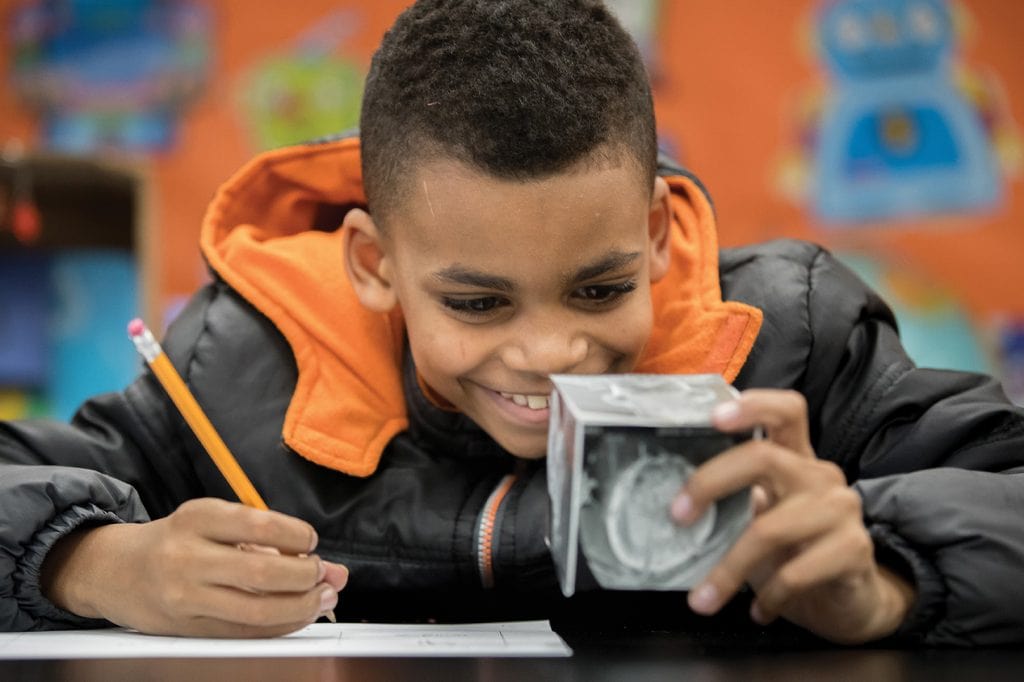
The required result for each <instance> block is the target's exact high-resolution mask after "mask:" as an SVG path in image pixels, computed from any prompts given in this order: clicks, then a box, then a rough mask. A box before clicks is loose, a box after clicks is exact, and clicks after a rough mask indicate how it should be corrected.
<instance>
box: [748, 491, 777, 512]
mask: <svg viewBox="0 0 1024 682" xmlns="http://www.w3.org/2000/svg"><path fill="white" fill-rule="evenodd" d="M750 504H751V506H752V507H753V508H754V516H759V515H761V514H762V513H764V512H766V511H768V509H770V508H771V506H772V504H773V500H772V498H771V496H770V495H769V494H768V491H767V490H765V487H764V486H763V485H756V484H755V485H753V486H751V488H750Z"/></svg>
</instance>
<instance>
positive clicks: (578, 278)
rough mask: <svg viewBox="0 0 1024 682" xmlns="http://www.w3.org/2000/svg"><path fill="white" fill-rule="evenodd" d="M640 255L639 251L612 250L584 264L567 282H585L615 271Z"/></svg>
mask: <svg viewBox="0 0 1024 682" xmlns="http://www.w3.org/2000/svg"><path fill="white" fill-rule="evenodd" d="M639 257H640V252H639V251H631V252H629V253H626V252H624V251H611V252H610V253H608V254H607V255H605V256H604V257H603V258H601V260H599V261H597V262H595V263H591V264H590V265H584V266H583V267H582V268H580V269H579V270H577V271H576V273H575V274H573V275H572V276H571V277H569V279H568V280H567V282H568V283H569V284H573V283H576V282H583V281H586V280H588V279H594V278H595V277H600V276H601V275H603V274H605V273H608V272H613V271H615V270H618V269H619V268H624V267H626V266H627V265H629V264H630V263H632V262H633V261H635V260H636V259H637V258H639Z"/></svg>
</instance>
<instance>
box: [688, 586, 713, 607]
mask: <svg viewBox="0 0 1024 682" xmlns="http://www.w3.org/2000/svg"><path fill="white" fill-rule="evenodd" d="M689 602H690V608H691V609H693V610H694V611H696V612H697V613H703V614H712V613H714V612H715V610H716V609H717V608H718V590H717V589H715V586H714V585H712V584H711V583H704V584H703V585H701V586H700V587H698V588H697V589H695V590H693V591H691V592H690V598H689Z"/></svg>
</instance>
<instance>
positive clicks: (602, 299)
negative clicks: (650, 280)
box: [573, 280, 636, 304]
mask: <svg viewBox="0 0 1024 682" xmlns="http://www.w3.org/2000/svg"><path fill="white" fill-rule="evenodd" d="M634 289H636V282H635V281H633V280H627V281H625V282H620V283H619V284H592V285H590V286H586V287H580V288H579V289H577V290H576V291H574V292H573V296H575V297H576V298H579V299H582V300H583V301H585V302H587V303H591V304H601V303H611V302H612V301H616V300H618V299H619V298H620V297H621V296H623V295H625V294H628V293H629V292H631V291H633V290H634Z"/></svg>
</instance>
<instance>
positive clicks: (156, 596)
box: [44, 498, 348, 637]
mask: <svg viewBox="0 0 1024 682" xmlns="http://www.w3.org/2000/svg"><path fill="white" fill-rule="evenodd" d="M316 542H317V538H316V533H315V532H314V531H313V528H312V527H311V526H310V525H309V524H307V523H306V522H304V521H301V520H299V519H296V518H293V517H290V516H287V515H285V514H281V513H278V512H274V511H263V510H258V509H252V508H250V507H246V506H244V505H241V504H237V503H233V502H227V501H225V500H219V499H213V498H202V499H196V500H190V501H188V502H185V503H184V504H182V505H181V506H180V507H178V509H177V510H176V511H175V512H174V513H173V514H171V515H170V516H167V517H165V518H162V519H158V520H156V521H152V522H150V523H143V524H111V525H107V526H100V527H98V528H93V529H89V530H87V531H83V532H79V533H75V534H73V535H71V536H69V537H68V538H66V539H65V540H63V541H61V542H60V543H59V544H58V545H57V546H56V547H55V548H54V549H53V550H52V551H51V554H50V556H49V557H48V558H47V564H53V569H52V570H49V571H47V570H46V568H45V567H44V572H48V573H49V574H50V575H49V577H47V576H46V575H44V589H45V590H46V593H47V594H48V595H49V596H50V598H51V600H53V601H54V602H55V603H57V604H58V605H59V606H62V607H63V608H66V609H68V610H70V611H72V612H74V613H77V614H79V615H83V616H87V617H98V618H105V619H107V620H109V621H111V622H113V623H115V624H117V625H122V626H125V627H131V628H135V629H137V630H140V631H142V632H147V633H152V634H172V635H190V636H205V637H273V636H277V635H283V634H286V633H288V632H292V631H294V630H297V629H299V628H301V627H304V626H305V625H308V624H309V623H311V622H313V621H315V620H316V619H317V618H318V616H319V615H320V614H321V613H323V612H324V611H328V610H331V609H333V608H334V606H335V605H336V603H337V599H338V594H337V593H338V590H340V589H341V588H342V587H344V585H345V582H346V580H347V578H348V571H347V570H346V569H345V567H343V566H340V565H337V564H332V563H329V562H326V561H323V560H321V559H320V558H319V557H317V556H315V555H312V554H310V552H312V550H313V548H314V547H315V546H316ZM240 544H249V545H258V546H260V547H269V548H273V549H274V550H275V552H266V551H244V550H241V549H239V545H240Z"/></svg>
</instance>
